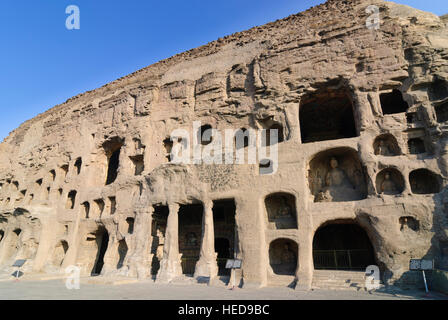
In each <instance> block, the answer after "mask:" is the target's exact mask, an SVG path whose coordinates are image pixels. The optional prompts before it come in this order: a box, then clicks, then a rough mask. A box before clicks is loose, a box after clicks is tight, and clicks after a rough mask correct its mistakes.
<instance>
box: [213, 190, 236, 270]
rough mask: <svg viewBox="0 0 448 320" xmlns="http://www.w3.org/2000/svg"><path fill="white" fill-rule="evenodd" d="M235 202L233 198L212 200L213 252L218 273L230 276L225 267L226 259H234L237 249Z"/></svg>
mask: <svg viewBox="0 0 448 320" xmlns="http://www.w3.org/2000/svg"><path fill="white" fill-rule="evenodd" d="M235 213H236V204H235V200H234V199H220V200H214V201H213V226H214V233H215V252H216V253H217V254H218V255H217V264H218V275H219V276H230V269H226V262H227V259H234V258H235V254H236V252H237V251H238V249H237V240H236V230H235Z"/></svg>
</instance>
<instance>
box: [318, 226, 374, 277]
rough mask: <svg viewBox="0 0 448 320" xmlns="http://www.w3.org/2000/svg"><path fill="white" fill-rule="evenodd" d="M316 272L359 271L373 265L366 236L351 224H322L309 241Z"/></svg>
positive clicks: (358, 227)
mask: <svg viewBox="0 0 448 320" xmlns="http://www.w3.org/2000/svg"><path fill="white" fill-rule="evenodd" d="M313 261H314V269H316V270H319V269H321V270H348V271H361V270H365V269H366V267H367V266H369V265H372V264H376V263H375V255H374V250H373V246H372V244H371V242H370V239H369V237H368V235H367V233H366V232H365V231H364V229H363V228H361V227H360V226H359V225H357V224H356V223H354V222H353V221H345V220H338V221H333V222H329V223H326V224H324V225H323V226H321V227H320V228H319V229H318V230H317V231H316V233H315V235H314V239H313Z"/></svg>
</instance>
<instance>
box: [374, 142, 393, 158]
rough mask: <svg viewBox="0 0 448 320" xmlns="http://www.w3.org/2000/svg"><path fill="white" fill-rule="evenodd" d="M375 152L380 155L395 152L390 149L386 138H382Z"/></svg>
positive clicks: (388, 154)
mask: <svg viewBox="0 0 448 320" xmlns="http://www.w3.org/2000/svg"><path fill="white" fill-rule="evenodd" d="M375 154H377V155H380V156H393V152H392V151H391V150H390V148H389V146H388V144H387V143H386V141H384V140H380V141H379V143H378V147H377V149H376V151H375Z"/></svg>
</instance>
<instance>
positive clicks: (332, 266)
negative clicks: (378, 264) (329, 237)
mask: <svg viewBox="0 0 448 320" xmlns="http://www.w3.org/2000/svg"><path fill="white" fill-rule="evenodd" d="M371 260H372V255H371V252H370V251H369V250H363V249H351V250H313V261H314V268H315V269H326V270H353V271H355V270H360V271H361V270H365V268H366V267H367V266H368V265H369V264H371Z"/></svg>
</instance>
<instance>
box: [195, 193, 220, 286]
mask: <svg viewBox="0 0 448 320" xmlns="http://www.w3.org/2000/svg"><path fill="white" fill-rule="evenodd" d="M216 256H217V253H216V252H215V230H214V226H213V201H206V202H204V212H203V214H202V241H201V253H200V257H199V261H198V262H197V263H196V267H195V270H194V277H195V278H197V277H210V280H211V279H213V278H214V277H216V276H217V275H218V263H217V261H216Z"/></svg>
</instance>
